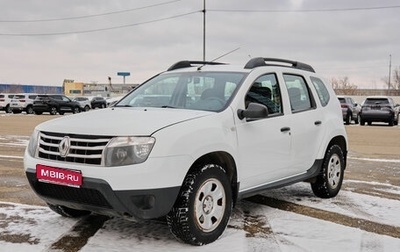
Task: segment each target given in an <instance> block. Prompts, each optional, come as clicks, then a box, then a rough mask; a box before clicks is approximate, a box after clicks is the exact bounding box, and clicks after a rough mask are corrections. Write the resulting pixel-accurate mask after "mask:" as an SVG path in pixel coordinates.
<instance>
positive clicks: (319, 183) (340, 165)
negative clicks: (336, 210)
mask: <svg viewBox="0 0 400 252" xmlns="http://www.w3.org/2000/svg"><path fill="white" fill-rule="evenodd" d="M344 164H345V163H344V155H343V151H342V149H341V148H340V147H339V146H338V145H332V146H331V147H330V148H329V149H328V151H327V152H326V154H325V157H324V161H323V164H322V170H321V173H320V174H319V175H318V177H317V180H316V181H315V182H314V183H311V188H312V190H313V192H314V194H315V195H316V196H318V197H320V198H332V197H335V196H336V195H337V194H338V193H339V191H340V188H341V187H342V182H343V176H344Z"/></svg>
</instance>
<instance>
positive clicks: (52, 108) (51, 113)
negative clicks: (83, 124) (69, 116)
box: [50, 107, 61, 115]
mask: <svg viewBox="0 0 400 252" xmlns="http://www.w3.org/2000/svg"><path fill="white" fill-rule="evenodd" d="M57 112H58V111H57V108H56V107H51V108H50V115H56V114H57ZM60 115H61V113H60Z"/></svg>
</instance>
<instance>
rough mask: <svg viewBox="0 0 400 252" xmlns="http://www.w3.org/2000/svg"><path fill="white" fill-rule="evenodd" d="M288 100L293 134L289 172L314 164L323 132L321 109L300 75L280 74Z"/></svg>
mask: <svg viewBox="0 0 400 252" xmlns="http://www.w3.org/2000/svg"><path fill="white" fill-rule="evenodd" d="M282 77H283V81H284V83H285V87H286V90H287V93H288V96H289V102H290V110H291V111H290V114H288V117H289V118H290V132H291V136H292V143H291V151H290V153H291V157H290V159H291V160H292V165H291V166H290V168H289V169H290V173H291V174H293V175H295V174H301V173H304V172H305V171H307V170H308V169H310V168H311V167H312V165H313V164H314V162H315V160H316V157H317V153H318V150H319V147H320V145H321V144H322V138H323V133H324V127H325V125H324V120H323V115H322V112H321V109H318V108H317V103H316V100H315V98H314V96H313V94H312V91H311V86H310V83H307V81H306V79H305V78H304V76H302V75H298V74H291V73H284V74H283V75H282Z"/></svg>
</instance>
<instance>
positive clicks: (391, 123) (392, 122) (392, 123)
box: [389, 117, 394, 126]
mask: <svg viewBox="0 0 400 252" xmlns="http://www.w3.org/2000/svg"><path fill="white" fill-rule="evenodd" d="M393 125H394V117H392V118H390V120H389V126H393Z"/></svg>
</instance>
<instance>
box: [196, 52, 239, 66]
mask: <svg viewBox="0 0 400 252" xmlns="http://www.w3.org/2000/svg"><path fill="white" fill-rule="evenodd" d="M239 49H240V47H238V48H236V49H233V50H232V51H229V52H227V53H224V54H222V55H221V56H219V57H217V58H215V59H213V60H211V62H215V61H216V60H218V59H220V58H222V57H225V56H226V55H228V54H231V53H233V52H236V51H237V50H239ZM203 66H205V64H204V65H201V66H199V67H198V68H197V71H200V70H201V68H202V67H203Z"/></svg>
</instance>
